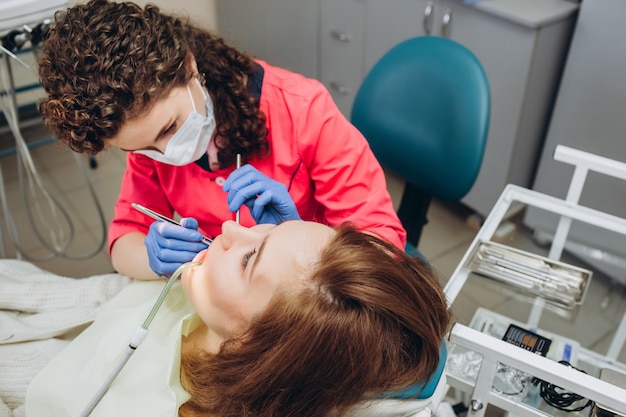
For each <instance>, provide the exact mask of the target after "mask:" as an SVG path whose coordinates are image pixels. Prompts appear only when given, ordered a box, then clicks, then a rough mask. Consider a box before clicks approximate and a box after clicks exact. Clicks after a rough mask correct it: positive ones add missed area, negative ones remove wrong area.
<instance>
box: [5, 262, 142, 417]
mask: <svg viewBox="0 0 626 417" xmlns="http://www.w3.org/2000/svg"><path fill="white" fill-rule="evenodd" d="M130 282H131V279H130V278H128V277H125V276H122V275H119V274H104V275H96V276H92V277H88V278H69V277H63V276H59V275H56V274H53V273H51V272H47V271H44V270H42V269H40V268H38V267H37V266H35V265H33V264H31V263H29V262H25V261H21V260H15V259H0V417H23V416H24V398H25V396H26V389H27V388H28V385H29V384H30V381H31V380H32V378H33V377H34V376H35V375H36V374H37V373H39V371H41V370H42V369H43V368H44V367H45V366H46V365H47V364H48V362H50V360H51V359H52V358H53V357H54V356H55V355H56V354H57V353H59V352H60V351H61V350H62V349H63V348H64V347H65V346H66V345H67V344H68V343H69V342H70V340H71V339H72V338H73V337H74V336H75V335H76V334H78V333H79V332H80V331H81V330H82V329H84V328H85V327H86V326H87V325H89V323H91V322H92V321H93V319H94V317H95V315H96V314H97V313H98V311H100V309H102V308H103V307H104V306H105V305H106V303H107V301H109V300H110V299H111V298H112V297H113V296H114V295H116V294H117V293H118V292H120V291H121V290H122V289H123V288H124V287H126V285H128V284H130Z"/></svg>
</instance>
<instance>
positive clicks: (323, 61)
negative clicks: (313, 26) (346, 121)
mask: <svg viewBox="0 0 626 417" xmlns="http://www.w3.org/2000/svg"><path fill="white" fill-rule="evenodd" d="M320 5H321V10H320V15H321V19H320V72H319V79H320V81H322V82H323V83H324V84H325V85H326V87H328V89H329V90H330V92H331V94H332V96H333V99H334V100H335V103H336V104H337V106H338V107H339V109H340V110H341V111H342V113H343V114H345V115H346V116H349V112H350V110H351V109H352V102H353V101H354V96H355V94H356V91H357V90H358V88H359V85H361V81H362V80H363V58H362V57H363V51H364V48H365V36H364V35H365V16H366V11H367V10H366V4H365V2H364V1H362V0H361V1H359V0H320Z"/></svg>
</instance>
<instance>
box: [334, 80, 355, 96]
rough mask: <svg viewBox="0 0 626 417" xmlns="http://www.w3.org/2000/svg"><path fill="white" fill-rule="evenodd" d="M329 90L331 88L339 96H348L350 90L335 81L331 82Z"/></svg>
mask: <svg viewBox="0 0 626 417" xmlns="http://www.w3.org/2000/svg"><path fill="white" fill-rule="evenodd" d="M330 88H332V89H333V90H334V91H335V92H336V93H337V94H341V95H342V96H347V95H348V94H350V89H349V88H348V87H346V86H345V85H343V84H340V83H338V82H337V81H331V83H330Z"/></svg>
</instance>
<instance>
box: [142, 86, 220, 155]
mask: <svg viewBox="0 0 626 417" xmlns="http://www.w3.org/2000/svg"><path fill="white" fill-rule="evenodd" d="M195 80H196V82H197V83H198V86H200V90H201V91H202V95H203V96H204V101H205V103H206V116H203V115H201V114H200V113H198V112H197V111H196V104H195V102H194V100H193V96H192V95H191V90H190V89H189V84H187V93H189V99H190V100H191V106H192V107H193V111H192V112H191V113H190V114H189V117H187V120H185V123H183V125H182V126H181V127H180V129H178V130H177V131H176V133H174V135H172V137H171V138H170V140H169V141H168V142H167V145H166V146H165V153H161V152H159V151H155V150H147V149H146V150H143V149H142V150H138V151H134V153H138V154H142V155H146V156H147V157H149V158H151V159H154V160H155V161H158V162H163V163H164V164H169V165H176V166H181V165H187V164H190V163H192V162H195V161H197V160H198V159H200V157H202V155H204V154H205V153H206V152H207V149H208V147H209V142H210V141H211V136H213V132H214V131H215V115H214V114H213V102H212V101H211V97H210V96H209V94H208V93H206V92H205V91H204V88H202V84H200V81H198V79H197V78H196V79H195Z"/></svg>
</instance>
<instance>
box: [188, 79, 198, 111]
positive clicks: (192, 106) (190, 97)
mask: <svg viewBox="0 0 626 417" xmlns="http://www.w3.org/2000/svg"><path fill="white" fill-rule="evenodd" d="M187 94H189V100H191V108H192V109H193V112H194V113H198V111H197V110H196V102H195V101H194V100H193V95H192V94H191V88H189V84H187Z"/></svg>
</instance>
